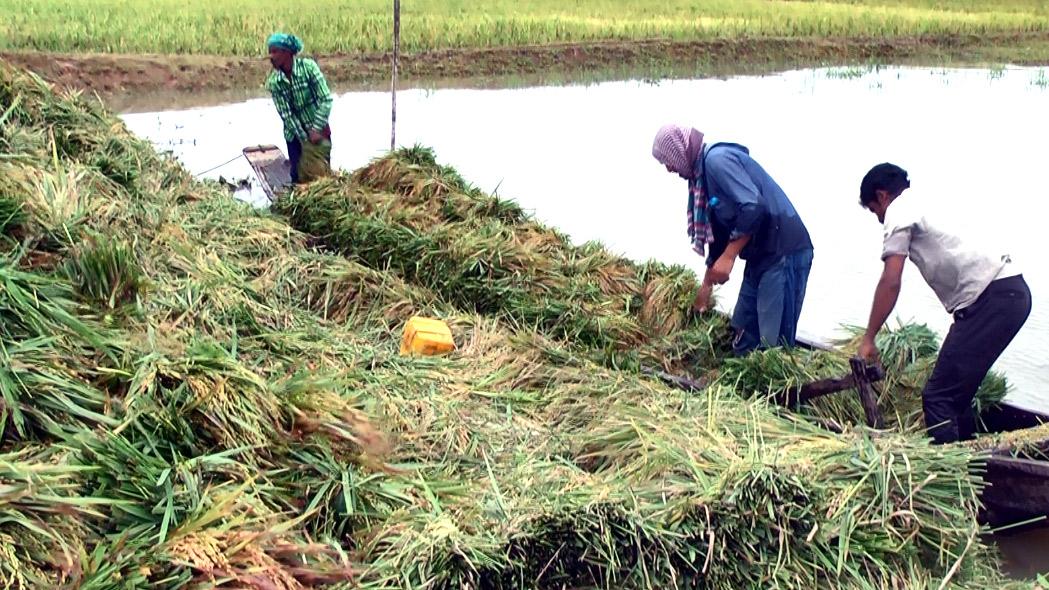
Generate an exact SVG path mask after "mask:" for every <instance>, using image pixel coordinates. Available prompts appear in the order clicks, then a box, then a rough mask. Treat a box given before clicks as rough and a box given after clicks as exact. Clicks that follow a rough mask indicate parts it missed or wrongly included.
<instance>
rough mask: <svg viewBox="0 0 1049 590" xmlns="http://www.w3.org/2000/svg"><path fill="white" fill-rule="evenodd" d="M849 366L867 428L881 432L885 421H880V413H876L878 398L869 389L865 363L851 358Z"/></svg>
mask: <svg viewBox="0 0 1049 590" xmlns="http://www.w3.org/2000/svg"><path fill="white" fill-rule="evenodd" d="M849 366H850V367H851V368H852V375H853V377H854V378H855V379H856V389H857V390H858V391H859V393H860V403H861V404H862V405H863V413H864V414H865V415H866V418H867V426H870V427H871V428H877V429H878V430H883V429H884V428H885V421H884V420H882V418H881V412H879V411H878V396H877V395H875V394H874V388H873V387H871V382H870V380H869V379H868V378H867V371H866V368H867V363H866V361H864V360H863V359H859V358H851V359H849Z"/></svg>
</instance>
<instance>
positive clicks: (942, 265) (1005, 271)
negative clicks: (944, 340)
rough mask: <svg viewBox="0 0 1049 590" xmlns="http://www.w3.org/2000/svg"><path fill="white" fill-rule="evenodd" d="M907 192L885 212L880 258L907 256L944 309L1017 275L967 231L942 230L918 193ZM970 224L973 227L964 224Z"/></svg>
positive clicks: (1003, 255)
mask: <svg viewBox="0 0 1049 590" xmlns="http://www.w3.org/2000/svg"><path fill="white" fill-rule="evenodd" d="M911 193H912V191H911V190H908V191H906V192H905V193H904V194H903V195H901V196H899V197H897V198H896V200H894V201H893V202H892V203H891V204H890V205H889V208H888V210H887V211H886V212H885V225H884V236H885V242H884V245H883V248H882V255H881V258H882V260H885V259H886V258H888V257H889V256H893V255H901V256H907V257H909V258H910V259H911V260H912V261H913V262H914V264H915V265H916V266H917V267H918V270H919V271H920V272H921V274H922V277H924V278H925V282H927V283H928V284H929V286H930V287H932V290H933V291H935V292H936V296H937V297H938V298H939V299H940V302H941V303H943V306H944V307H945V308H947V311H948V313H954V312H955V311H956V310H959V309H964V308H965V307H968V306H969V305H972V303H973V302H975V301H976V299H977V298H978V297H979V296H980V294H981V293H983V290H984V289H986V288H987V285H989V284H991V281H994V280H995V279H999V278H1004V277H1007V276H1013V275H1016V274H1019V270H1018V269H1016V268H1015V264H1013V263H1012V260H1011V257H1010V256H1009V253H1008V251H1006V250H1004V249H997V250H995V249H993V248H992V249H988V248H987V247H982V246H980V245H977V240H976V239H973V238H974V237H975V236H973V235H962V234H963V233H969V234H971V233H972V232H964V231H959V229H958V228H956V227H952V228H950V229H947V228H946V227H945V226H944V225H942V224H938V223H937V222H936V221H935V220H933V219H930V216H929V215H927V214H926V213H925V212H923V211H921V210H919V209H920V207H921V206H922V203H921V201H920V200H919V199H920V198H921V197H920V195H916V194H911ZM970 227H973V226H970Z"/></svg>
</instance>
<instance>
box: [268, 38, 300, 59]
mask: <svg viewBox="0 0 1049 590" xmlns="http://www.w3.org/2000/svg"><path fill="white" fill-rule="evenodd" d="M266 46H267V47H269V48H270V49H272V48H274V47H276V48H277V49H283V50H284V51H287V52H290V53H292V54H295V53H298V52H300V51H302V41H301V40H300V39H299V38H298V37H296V36H295V35H289V34H287V33H273V34H272V35H270V38H269V39H268V40H267V41H266Z"/></svg>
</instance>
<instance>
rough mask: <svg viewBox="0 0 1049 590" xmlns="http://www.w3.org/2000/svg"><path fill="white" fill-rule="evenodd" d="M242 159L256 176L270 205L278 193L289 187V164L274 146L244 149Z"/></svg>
mask: <svg viewBox="0 0 1049 590" xmlns="http://www.w3.org/2000/svg"><path fill="white" fill-rule="evenodd" d="M244 157H245V158H247V160H248V163H249V164H251V168H252V170H254V171H255V175H256V176H258V179H259V185H260V186H261V187H262V190H263V191H265V193H266V197H267V198H268V199H269V200H270V202H271V203H272V202H273V200H274V199H275V198H276V197H277V195H279V194H280V193H282V192H284V191H285V190H287V189H288V188H290V187H291V162H289V161H288V159H287V158H285V157H284V153H283V152H281V151H280V148H278V147H277V146H275V145H258V146H253V147H246V148H244Z"/></svg>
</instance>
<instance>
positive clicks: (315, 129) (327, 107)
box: [266, 33, 332, 183]
mask: <svg viewBox="0 0 1049 590" xmlns="http://www.w3.org/2000/svg"><path fill="white" fill-rule="evenodd" d="M267 45H268V46H269V54H270V63H271V64H273V72H271V73H270V75H269V78H267V79H266V87H267V88H268V89H269V91H270V94H271V95H272V96H273V104H274V106H276V107H277V113H278V114H280V118H281V119H282V120H283V121H284V139H285V140H286V141H287V143H288V159H289V160H291V180H292V182H294V183H298V182H300V181H303V182H305V181H308V180H312V179H313V178H304V176H310V177H313V176H318V174H315V173H309V174H302V173H301V172H302V171H301V170H300V167H302V164H303V152H304V149H305V152H306V155H307V159H309V160H310V161H311V163H315V162H317V161H319V160H318V158H322V159H323V164H324V165H323V167H327V168H329V171H330V166H331V127H330V126H329V125H328V116H329V115H330V114H331V106H332V96H331V91H330V90H328V82H327V81H326V80H325V79H324V74H322V73H321V69H320V67H319V66H318V65H317V62H315V61H313V60H312V59H309V58H304V57H296V55H297V54H298V53H299V52H300V51H302V41H300V40H299V38H298V37H296V36H295V35H287V34H284V33H275V34H273V35H271V36H270V38H269V40H268V41H267Z"/></svg>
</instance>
